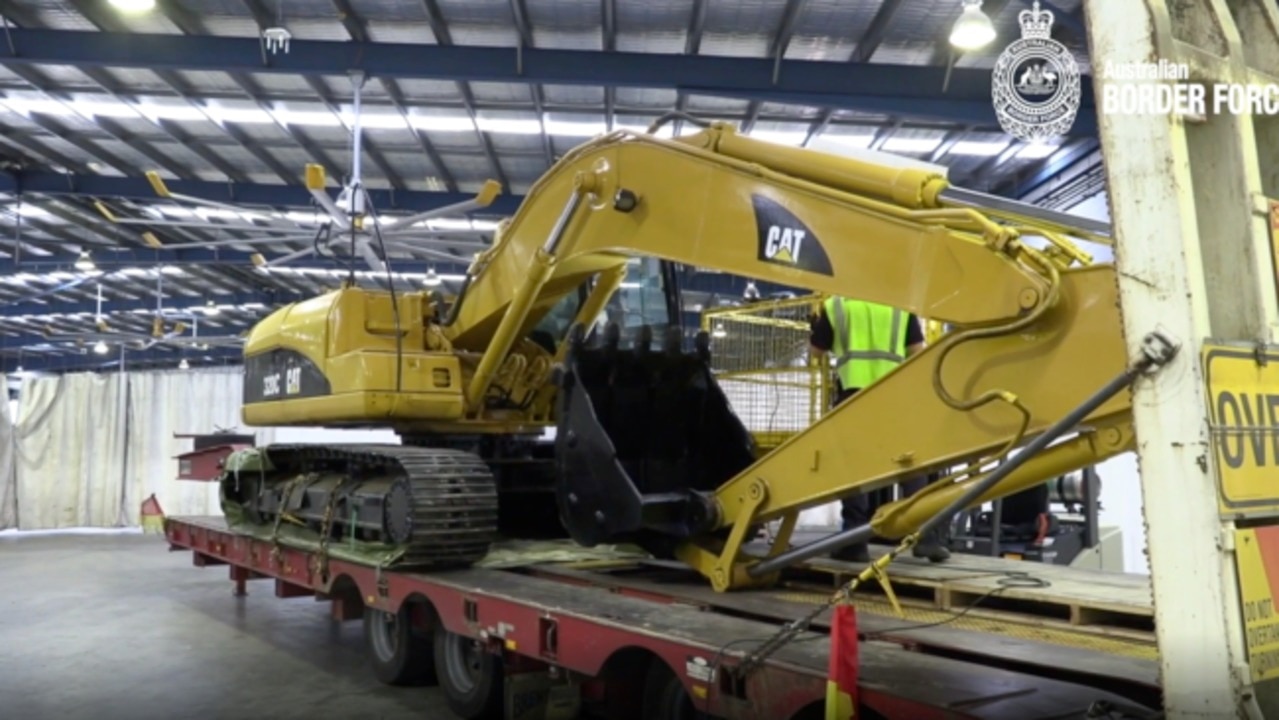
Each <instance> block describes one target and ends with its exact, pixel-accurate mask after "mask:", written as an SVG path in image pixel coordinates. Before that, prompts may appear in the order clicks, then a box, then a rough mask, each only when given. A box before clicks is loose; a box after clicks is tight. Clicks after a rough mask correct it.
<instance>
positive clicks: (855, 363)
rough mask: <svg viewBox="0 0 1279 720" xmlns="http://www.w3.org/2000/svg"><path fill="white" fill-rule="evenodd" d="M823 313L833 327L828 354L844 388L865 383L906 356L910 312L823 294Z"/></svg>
mask: <svg viewBox="0 0 1279 720" xmlns="http://www.w3.org/2000/svg"><path fill="white" fill-rule="evenodd" d="M825 308H826V317H827V318H828V319H829V320H830V324H831V328H832V329H833V330H834V331H835V332H834V335H835V339H834V343H833V345H832V347H831V354H832V355H834V357H835V374H836V376H837V377H838V378H839V384H840V387H842V388H843V389H845V390H851V389H854V388H856V389H861V388H865V387H869V386H870V385H871V384H872V383H874V382H875V381H877V380H879V379H880V378H882V377H884V376H885V375H887V374H888V373H890V372H892V371H893V370H895V369H896V368H897V366H898V365H901V364H902V362H904V361H905V360H906V330H907V323H908V322H909V320H910V315H909V314H907V313H904V312H902V311H901V310H900V309H898V308H894V307H889V306H887V305H880V304H879V303H873V302H867V301H865V300H848V299H844V298H837V297H832V298H827V300H826V303H825Z"/></svg>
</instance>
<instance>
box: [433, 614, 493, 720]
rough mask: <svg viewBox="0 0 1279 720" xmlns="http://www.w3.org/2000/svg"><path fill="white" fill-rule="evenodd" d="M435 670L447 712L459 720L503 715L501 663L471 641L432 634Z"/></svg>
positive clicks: (440, 632)
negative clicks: (447, 708) (459, 719)
mask: <svg viewBox="0 0 1279 720" xmlns="http://www.w3.org/2000/svg"><path fill="white" fill-rule="evenodd" d="M435 667H436V668H437V672H436V676H437V677H438V678H439V681H440V689H441V690H443V691H444V696H445V698H447V700H448V705H449V710H451V711H453V714H454V715H457V716H458V717H460V718H462V720H490V719H492V720H500V719H501V718H502V717H503V715H504V713H505V710H506V708H505V699H504V684H505V680H506V671H505V668H503V666H502V659H501V658H500V657H499V656H497V655H494V654H493V653H490V652H487V651H486V650H485V649H484V648H483V646H481V645H480V644H479V643H478V642H477V641H475V640H474V639H472V638H469V637H466V636H464V635H458V634H456V633H451V632H449V631H447V630H445V629H444V628H442V627H440V628H436V631H435Z"/></svg>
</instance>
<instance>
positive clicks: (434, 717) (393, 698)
mask: <svg viewBox="0 0 1279 720" xmlns="http://www.w3.org/2000/svg"><path fill="white" fill-rule="evenodd" d="M231 589H232V585H231V582H230V581H229V580H228V579H227V569H226V568H225V567H211V568H197V567H193V566H192V565H191V554H190V553H189V552H173V553H171V552H168V549H167V544H166V543H165V541H164V540H163V539H162V538H161V537H159V536H156V535H137V534H133V535H127V534H120V535H117V534H76V535H37V536H34V537H33V536H23V535H13V534H8V533H6V534H0V698H3V700H2V701H0V708H2V709H0V717H5V718H15V719H16V718H26V719H27V720H45V719H46V718H58V719H59V720H79V719H80V718H86V719H92V720H116V719H117V718H120V719H126V718H127V719H128V720H150V719H151V718H156V719H157V720H159V719H160V718H164V719H165V720H169V719H171V718H186V719H189V720H203V719H204V718H211V719H213V718H217V719H221V718H271V719H272V720H286V719H289V718H299V719H302V718H306V719H307V720H319V718H330V717H332V718H351V719H357V718H358V719H359V720H395V719H396V718H414V720H450V719H452V718H454V716H453V715H452V714H451V713H450V712H449V711H448V708H447V706H446V705H445V704H444V699H443V696H442V695H441V694H440V692H439V691H438V690H437V689H436V688H434V687H430V688H390V687H386V686H384V685H381V684H379V683H378V682H377V680H376V679H375V678H374V677H373V675H372V673H371V672H370V671H369V669H368V667H367V665H366V664H365V661H364V646H363V635H362V632H361V627H360V623H359V622H358V621H356V622H348V623H343V624H340V625H339V624H336V623H332V622H331V621H330V620H329V616H328V605H327V604H326V603H317V602H315V600H313V599H311V598H295V599H288V600H280V599H276V598H275V597H274V595H273V594H272V593H271V585H270V584H268V583H249V596H248V597H244V598H236V597H233V596H232V595H231Z"/></svg>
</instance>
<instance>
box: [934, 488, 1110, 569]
mask: <svg viewBox="0 0 1279 720" xmlns="http://www.w3.org/2000/svg"><path fill="white" fill-rule="evenodd" d="M988 507H989V508H990V509H986V508H985V507H982V508H973V509H970V510H968V511H966V512H963V513H960V514H959V515H957V516H956V517H955V518H954V520H953V521H952V525H951V540H950V546H951V550H953V551H955V552H959V553H965V554H968V555H988V556H990V557H1000V558H1004V559H1008V560H1024V561H1027V562H1041V563H1047V564H1050V565H1068V566H1071V567H1078V568H1089V569H1093V570H1107V571H1113V572H1123V569H1124V556H1123V533H1122V531H1120V530H1119V529H1118V528H1111V527H1107V528H1103V527H1102V526H1101V524H1100V521H1099V514H1100V511H1101V478H1100V476H1099V475H1098V474H1097V470H1096V468H1095V467H1086V468H1082V469H1080V470H1076V471H1074V472H1070V473H1066V474H1064V475H1061V476H1059V477H1057V478H1056V479H1054V480H1051V481H1049V482H1046V483H1044V484H1042V485H1038V486H1036V487H1033V488H1030V489H1029V490H1024V491H1022V492H1019V493H1016V494H1014V495H1010V496H1008V497H1006V498H1002V499H999V500H995V501H993V502H991V503H988Z"/></svg>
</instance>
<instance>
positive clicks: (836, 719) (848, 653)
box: [826, 603, 857, 720]
mask: <svg viewBox="0 0 1279 720" xmlns="http://www.w3.org/2000/svg"><path fill="white" fill-rule="evenodd" d="M826 678H827V679H826V720H852V718H855V717H857V700H856V698H857V610H856V608H854V607H853V606H852V605H851V604H850V603H840V604H838V605H836V606H835V613H834V616H833V617H832V619H831V626H830V664H829V667H828V669H827V673H826Z"/></svg>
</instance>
